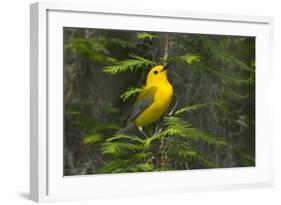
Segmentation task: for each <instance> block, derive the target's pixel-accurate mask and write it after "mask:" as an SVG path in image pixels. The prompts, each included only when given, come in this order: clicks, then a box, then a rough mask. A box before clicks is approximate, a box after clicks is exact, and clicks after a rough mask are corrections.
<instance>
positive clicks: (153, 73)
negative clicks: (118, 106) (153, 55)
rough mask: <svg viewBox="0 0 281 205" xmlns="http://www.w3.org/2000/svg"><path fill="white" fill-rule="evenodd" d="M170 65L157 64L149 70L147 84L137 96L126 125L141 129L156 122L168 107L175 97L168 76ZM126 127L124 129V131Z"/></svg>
mask: <svg viewBox="0 0 281 205" xmlns="http://www.w3.org/2000/svg"><path fill="white" fill-rule="evenodd" d="M167 68H168V66H163V65H157V66H155V67H153V68H151V70H150V71H149V73H148V75H147V78H146V85H145V87H144V88H143V89H142V91H141V92H140V94H139V95H138V97H137V100H136V102H135V104H134V105H133V109H132V112H131V114H130V115H129V117H128V118H127V120H126V121H125V125H126V127H130V125H132V124H134V125H135V126H137V127H138V128H139V129H142V127H143V126H145V125H149V124H151V123H153V122H156V121H157V120H159V119H160V118H161V116H162V115H163V114H164V113H165V111H166V110H167V109H168V107H169V105H170V104H171V102H172V99H173V86H172V85H171V84H170V82H169V80H168V76H167V72H168V70H167ZM126 127H125V128H124V129H123V131H122V132H124V131H125V130H127V129H126Z"/></svg>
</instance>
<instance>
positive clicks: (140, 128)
mask: <svg viewBox="0 0 281 205" xmlns="http://www.w3.org/2000/svg"><path fill="white" fill-rule="evenodd" d="M138 130H139V131H140V132H141V133H142V134H143V135H144V136H145V137H146V138H148V136H147V134H145V132H144V131H143V129H142V127H141V126H140V127H138Z"/></svg>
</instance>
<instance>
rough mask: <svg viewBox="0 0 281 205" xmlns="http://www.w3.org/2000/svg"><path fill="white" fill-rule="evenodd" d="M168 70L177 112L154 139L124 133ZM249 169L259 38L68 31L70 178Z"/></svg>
mask: <svg viewBox="0 0 281 205" xmlns="http://www.w3.org/2000/svg"><path fill="white" fill-rule="evenodd" d="M164 63H165V64H166V63H171V64H172V68H171V69H170V70H169V80H170V82H171V83H172V84H173V86H174V91H175V97H174V101H173V103H172V105H171V108H170V110H169V111H171V109H172V108H174V110H173V114H172V115H171V116H168V115H167V114H165V115H164V116H163V118H161V119H160V120H159V122H158V123H157V124H153V125H150V126H148V127H145V128H144V132H145V133H146V134H147V135H148V136H149V137H144V136H143V135H141V134H140V132H138V131H137V130H136V129H133V130H131V131H130V132H128V133H126V134H122V135H121V134H117V132H118V130H119V129H121V128H122V126H123V121H124V120H125V119H126V117H127V115H128V114H129V113H130V108H131V107H132V105H133V103H134V101H135V99H136V96H137V94H138V93H139V91H140V90H141V88H142V86H144V84H145V78H146V74H147V72H148V71H149V69H150V68H152V67H153V66H154V65H158V64H164ZM169 111H168V112H169ZM159 128H162V131H161V132H157V133H156V132H155V129H159ZM247 166H255V38H254V37H241V36H224V35H201V34H182V33H157V32H143V31H119V30H100V29H87V28H64V175H85V174H103V173H124V172H141V171H164V170H186V169H204V168H227V167H247Z"/></svg>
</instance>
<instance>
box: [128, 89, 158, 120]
mask: <svg viewBox="0 0 281 205" xmlns="http://www.w3.org/2000/svg"><path fill="white" fill-rule="evenodd" d="M156 90H157V88H156V87H151V88H149V89H146V90H143V91H142V92H141V93H140V95H139V97H138V98H137V101H136V103H135V104H134V106H133V109H132V112H131V115H129V117H128V118H127V120H126V121H125V124H126V125H127V124H128V123H129V122H131V121H133V120H134V119H135V118H136V117H137V116H139V115H140V114H141V113H142V112H143V111H144V110H145V109H146V108H148V107H149V106H150V105H151V104H152V102H153V99H154V94H155V92H156Z"/></svg>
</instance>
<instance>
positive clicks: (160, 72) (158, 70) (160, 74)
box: [146, 65, 169, 84]
mask: <svg viewBox="0 0 281 205" xmlns="http://www.w3.org/2000/svg"><path fill="white" fill-rule="evenodd" d="M168 67H169V66H167V65H166V66H163V65H157V66H155V67H153V68H151V70H150V71H149V73H148V75H147V78H146V84H155V83H159V82H165V81H167V80H168V78H167V68H168Z"/></svg>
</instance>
